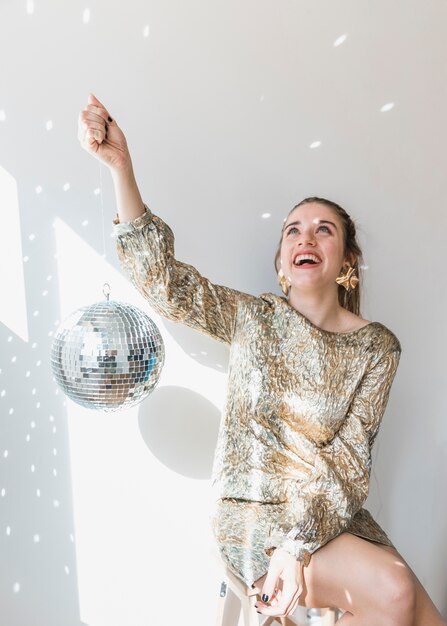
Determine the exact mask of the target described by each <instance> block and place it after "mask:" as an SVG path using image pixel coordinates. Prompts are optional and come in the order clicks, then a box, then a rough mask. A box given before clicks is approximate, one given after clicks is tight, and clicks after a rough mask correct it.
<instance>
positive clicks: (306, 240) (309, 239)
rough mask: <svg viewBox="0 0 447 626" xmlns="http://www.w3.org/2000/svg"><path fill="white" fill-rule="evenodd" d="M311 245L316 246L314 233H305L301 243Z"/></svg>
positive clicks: (301, 244)
mask: <svg viewBox="0 0 447 626" xmlns="http://www.w3.org/2000/svg"><path fill="white" fill-rule="evenodd" d="M309 244H310V245H311V246H314V245H315V237H314V235H313V234H312V233H307V234H306V233H304V234H303V235H302V236H301V237H300V242H299V245H300V246H307V245H309Z"/></svg>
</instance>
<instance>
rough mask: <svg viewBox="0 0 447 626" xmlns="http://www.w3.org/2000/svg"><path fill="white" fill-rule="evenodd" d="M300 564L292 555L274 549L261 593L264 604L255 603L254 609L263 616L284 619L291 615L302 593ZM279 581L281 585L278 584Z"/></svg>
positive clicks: (279, 549)
mask: <svg viewBox="0 0 447 626" xmlns="http://www.w3.org/2000/svg"><path fill="white" fill-rule="evenodd" d="M302 578H303V568H302V563H301V562H300V561H297V559H296V558H295V557H294V556H293V555H292V554H289V553H288V552H286V551H285V550H282V549H281V548H276V549H275V551H274V552H273V554H272V556H271V558H270V565H269V569H268V572H267V576H266V579H265V581H264V585H263V587H262V591H261V594H260V595H261V598H262V597H264V596H268V600H267V601H266V602H261V601H259V602H257V603H256V609H257V611H258V612H259V613H262V614H263V615H274V616H279V617H285V616H286V615H290V614H291V613H293V612H294V611H295V609H296V607H297V606H298V602H299V599H300V596H301V594H302V592H303V579H302ZM280 580H281V581H282V585H280V584H279V582H280Z"/></svg>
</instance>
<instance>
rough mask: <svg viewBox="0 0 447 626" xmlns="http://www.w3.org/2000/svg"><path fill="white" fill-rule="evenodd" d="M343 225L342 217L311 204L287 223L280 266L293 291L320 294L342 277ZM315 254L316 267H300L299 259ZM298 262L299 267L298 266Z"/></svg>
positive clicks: (287, 220)
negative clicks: (316, 290) (321, 290)
mask: <svg viewBox="0 0 447 626" xmlns="http://www.w3.org/2000/svg"><path fill="white" fill-rule="evenodd" d="M343 246H344V243H343V224H342V221H341V219H340V218H339V217H338V215H337V214H336V213H335V211H333V210H332V209H330V208H329V207H328V206H326V205H324V204H320V203H318V202H309V203H308V204H303V205H301V206H299V207H297V208H296V209H294V211H292V213H291V214H290V215H289V217H288V218H287V219H286V221H285V223H284V230H283V236H282V242H281V257H280V263H281V267H282V269H283V272H284V274H285V276H286V277H287V278H288V279H289V281H290V282H291V285H292V289H295V290H298V291H300V290H306V291H308V290H313V289H315V288H317V289H318V290H320V289H321V288H324V287H326V286H329V285H331V286H332V287H335V289H336V288H337V284H336V283H335V279H336V278H337V276H339V275H340V270H341V268H342V266H343V263H344V262H345V261H346V260H345V258H344V256H343ZM303 252H305V253H312V254H314V255H315V256H316V257H318V259H319V261H318V259H317V258H314V259H313V260H314V261H318V262H317V263H315V264H311V263H306V262H305V263H304V264H300V265H297V263H300V257H299V255H301V254H303ZM295 259H296V263H294V261H295Z"/></svg>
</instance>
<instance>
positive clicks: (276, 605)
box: [257, 569, 297, 617]
mask: <svg viewBox="0 0 447 626" xmlns="http://www.w3.org/2000/svg"><path fill="white" fill-rule="evenodd" d="M281 577H282V579H283V588H282V591H281V592H279V591H278V593H277V595H276V601H275V602H273V603H271V604H270V606H267V605H266V604H265V603H264V602H258V603H257V604H258V608H259V610H260V612H261V613H262V614H263V615H274V616H276V617H277V616H284V615H285V614H286V611H287V609H288V607H289V606H290V605H291V603H292V602H293V601H294V600H295V593H296V591H297V583H296V582H295V571H294V569H290V570H288V569H284V570H283V571H282V574H281ZM266 580H267V579H266Z"/></svg>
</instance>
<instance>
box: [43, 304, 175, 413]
mask: <svg viewBox="0 0 447 626" xmlns="http://www.w3.org/2000/svg"><path fill="white" fill-rule="evenodd" d="M164 357H165V351H164V344H163V339H162V336H161V334H160V331H159V330H158V328H157V326H156V325H155V324H154V322H153V321H152V320H151V318H150V317H148V316H147V315H146V314H145V313H144V312H143V311H140V310H139V309H137V308H136V307H134V306H130V305H128V304H125V303H122V302H117V301H113V300H111V301H109V300H108V298H107V301H103V302H97V303H95V304H92V305H91V306H85V307H82V308H80V309H78V310H77V311H75V312H74V313H72V314H71V315H70V316H69V317H68V318H67V319H66V320H65V321H64V322H62V324H61V325H60V326H59V328H58V329H57V332H56V335H55V337H54V339H53V343H52V346H51V367H52V370H53V374H54V377H55V380H56V382H57V383H58V385H59V386H60V387H61V389H62V390H63V392H64V393H65V394H66V395H67V396H68V397H69V398H71V399H72V400H74V402H77V403H78V404H81V405H82V406H85V407H87V408H91V409H102V410H103V411H117V410H119V409H123V408H129V407H131V406H134V405H135V404H138V403H139V402H141V401H142V400H143V399H144V398H146V396H148V395H149V394H150V393H151V391H152V390H153V389H154V387H155V385H156V384H157V382H158V380H159V378H160V373H161V370H162V367H163V363H164Z"/></svg>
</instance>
